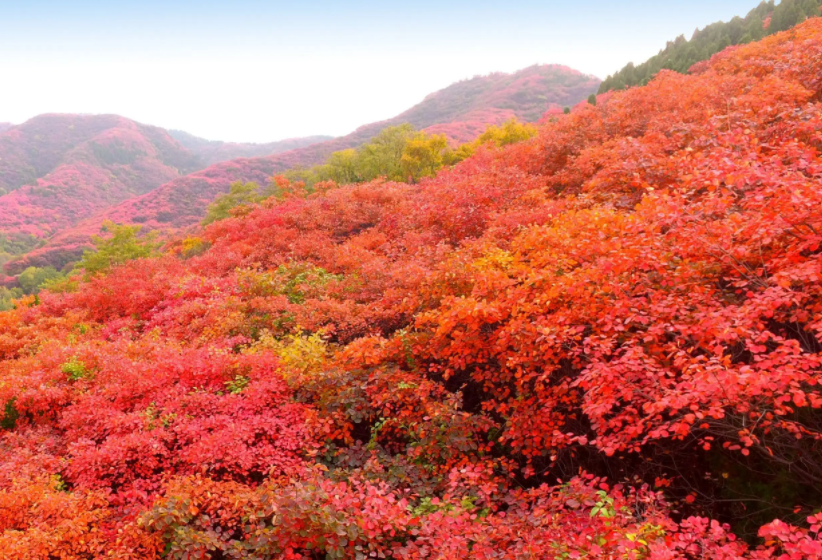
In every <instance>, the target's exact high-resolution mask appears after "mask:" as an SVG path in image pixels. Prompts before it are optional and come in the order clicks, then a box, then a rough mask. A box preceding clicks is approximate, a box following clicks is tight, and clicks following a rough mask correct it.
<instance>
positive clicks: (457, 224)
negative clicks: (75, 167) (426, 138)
mask: <svg viewBox="0 0 822 560" xmlns="http://www.w3.org/2000/svg"><path fill="white" fill-rule="evenodd" d="M820 76H822V21H820V20H811V21H808V22H806V23H805V24H803V25H801V26H798V27H797V28H795V29H794V30H792V31H790V32H786V33H781V34H778V35H774V36H772V37H769V38H768V39H766V40H764V41H762V42H760V43H754V44H750V45H746V46H744V47H737V48H734V49H730V50H727V51H725V52H723V53H721V54H720V55H717V56H716V57H714V58H713V59H712V60H711V61H710V63H709V64H706V65H704V67H702V68H700V69H699V71H698V73H696V74H694V75H690V76H682V75H679V74H675V73H672V72H664V73H662V74H661V75H660V76H658V77H657V78H656V79H655V80H654V81H653V82H651V83H650V84H649V85H648V86H647V87H642V88H634V89H631V90H629V91H627V92H620V93H614V94H611V95H609V96H607V97H600V99H599V100H598V103H597V105H596V106H591V105H581V106H578V107H576V108H575V109H574V110H573V111H572V112H571V114H570V115H556V116H550V117H549V118H547V119H546V122H544V123H543V124H542V126H541V128H540V132H539V134H538V136H537V137H536V138H534V139H533V140H529V141H526V142H523V143H519V144H514V145H511V146H508V147H506V148H504V149H497V148H494V147H492V146H485V147H481V148H479V149H478V150H477V153H476V154H474V155H473V156H472V157H471V158H469V159H467V160H465V161H464V162H462V163H461V164H459V165H457V166H456V167H454V168H453V169H449V170H446V171H443V172H441V173H440V174H439V175H438V176H437V177H435V178H433V179H430V180H425V181H423V182H422V183H421V184H419V185H415V186H411V185H406V184H394V183H388V182H382V181H376V182H372V183H368V184H361V185H352V186H336V187H335V186H333V185H326V186H327V187H329V188H327V189H326V188H324V189H323V190H322V192H317V193H314V194H308V193H305V192H301V189H300V186H299V185H292V186H289V187H290V189H288V190H289V192H291V196H288V197H285V198H284V199H283V200H280V201H277V200H274V199H269V200H268V201H266V202H264V203H263V204H261V205H260V206H258V207H257V208H255V209H253V210H252V211H250V212H248V213H246V214H244V215H242V216H237V217H234V218H230V219H226V220H223V221H220V222H216V223H214V224H212V225H211V226H209V227H208V228H207V229H206V230H205V231H204V232H203V233H202V234H201V235H200V238H201V239H202V240H203V243H202V246H203V252H202V253H201V254H196V255H193V256H188V257H187V258H183V257H179V258H178V257H176V256H174V255H166V256H164V257H161V258H157V259H150V260H143V261H137V262H131V263H127V264H125V265H123V266H121V267H119V268H116V269H114V270H113V271H112V272H111V273H109V274H108V275H107V276H104V277H97V278H94V279H92V280H90V281H88V282H85V283H81V284H80V285H79V287H78V290H77V291H76V292H72V293H65V294H50V293H45V294H42V296H41V298H40V302H39V304H37V305H35V302H33V301H28V302H22V303H21V304H20V305H19V306H18V309H16V310H14V311H11V312H8V313H5V314H0V325H1V326H2V327H3V332H2V334H0V358H2V362H0V404H5V416H4V419H3V425H4V428H5V429H6V432H5V434H4V437H3V440H2V444H0V445H2V450H3V453H2V459H0V489H2V490H1V491H2V494H0V500H2V501H0V523H2V527H3V532H2V537H0V538H2V539H4V540H0V544H5V543H9V544H8V545H7V546H10V547H17V548H13V549H10V550H14V551H15V554H17V555H18V556H15V557H21V558H51V557H57V558H65V559H74V558H77V559H80V558H94V557H97V556H95V555H99V554H101V553H100V552H99V551H101V550H106V551H107V554H109V555H112V556H117V555H118V554H119V555H120V556H121V557H129V555H132V556H135V555H137V556H138V557H142V558H159V557H160V551H165V554H167V555H168V557H172V558H212V559H222V558H261V559H262V558H293V559H297V558H306V559H307V558H318V557H328V558H363V557H368V556H376V557H391V558H442V559H457V558H466V557H471V558H487V559H491V558H510V559H520V558H546V557H547V558H552V557H557V558H581V557H591V558H636V559H639V558H648V559H654V560H662V559H675V558H682V559H686V558H722V559H734V558H736V559H741V558H748V559H765V558H780V559H782V558H787V559H794V558H795V559H799V558H822V542H820V540H819V531H820V528H822V518H820V516H819V515H816V514H814V512H816V511H818V509H819V507H820V505H822V496H821V495H820V493H819V488H820V487H822V467H820V466H821V465H822V453H821V452H820V443H822V392H821V391H820V381H822V379H820V374H821V373H822V363H820V361H821V360H822V318H821V317H822V282H821V281H820V280H822V261H821V260H820V254H822V253H820V244H822V213H820V212H819V210H818V208H819V200H820V198H822V157H820V150H822V105H820V100H821V96H822V78H820ZM332 187H334V188H332ZM589 473H590V474H589ZM56 475H59V477H60V478H59V479H57V478H55V476H56ZM606 478H607V479H608V480H610V482H606ZM558 479H559V480H560V483H559V485H556V486H554V485H555V484H557V480H558ZM762 488H767V489H769V491H771V492H772V494H773V495H772V496H769V497H768V499H767V500H765V499H763V498H761V497H760V495H759V494H757V492H761V491H762V490H761V489H762ZM661 492H664V496H663V494H662V493H661ZM49 512H52V513H49ZM743 513H744V515H745V517H747V518H748V519H750V520H753V521H748V522H747V525H746V524H745V523H746V522H745V521H744V520H742V519H741V518H742V517H743V515H742V514H743ZM775 517H779V518H780V519H779V520H778V521H773V522H771V523H768V521H771V520H772V519H774V518H775ZM727 522H733V523H732V524H731V526H730V527H729V526H728V525H727V524H725V523H727ZM752 522H756V523H757V525H761V526H762V527H761V528H758V527H755V528H752V527H751V523H752ZM757 529H758V533H757ZM732 530H737V531H738V532H739V533H740V534H742V535H743V536H745V537H746V539H747V540H748V541H749V542H747V543H746V542H743V541H742V540H740V539H738V538H737V537H736V536H735V534H734V533H733V532H732ZM757 534H758V535H759V537H761V538H760V539H759V540H757ZM83 547H85V548H83ZM3 550H5V549H3Z"/></svg>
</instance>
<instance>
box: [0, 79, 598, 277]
mask: <svg viewBox="0 0 822 560" xmlns="http://www.w3.org/2000/svg"><path fill="white" fill-rule="evenodd" d="M599 84H600V80H599V79H598V78H596V77H594V76H589V75H585V74H582V73H580V72H578V71H576V70H572V69H570V68H567V67H565V66H560V65H537V66H531V67H529V68H526V69H524V70H520V71H518V72H514V73H512V74H505V73H494V74H490V75H488V76H478V77H474V78H471V79H469V80H463V81H461V82H457V83H455V84H453V85H451V86H449V87H447V88H445V89H442V90H440V91H438V92H435V93H432V94H430V95H429V96H427V97H426V98H425V99H424V100H423V101H422V102H420V103H419V104H417V105H415V106H414V107H412V108H411V109H409V110H407V111H405V112H403V113H401V114H400V115H397V116H396V117H394V118H392V119H388V120H385V121H381V122H376V123H372V124H369V125H365V126H362V127H360V128H358V129H357V130H355V131H354V132H352V133H351V134H348V135H346V136H342V137H340V138H335V139H333V140H329V141H326V142H321V143H317V144H311V145H309V146H306V147H303V148H299V149H295V150H291V151H288V152H284V153H281V154H276V155H272V156H265V157H260V158H250V159H238V160H234V161H228V162H222V163H217V164H215V165H212V166H210V167H208V168H207V169H204V170H202V171H199V172H196V173H193V174H191V175H189V176H186V177H180V178H176V179H174V180H171V181H169V182H168V183H166V184H164V185H162V186H161V187H159V188H156V189H154V190H152V191H151V192H149V193H146V194H143V195H142V196H137V197H134V198H131V199H129V200H126V201H124V202H123V203H121V204H119V205H117V206H114V207H111V208H108V209H106V210H104V211H102V212H100V213H98V214H97V215H95V216H93V217H92V218H89V219H87V220H84V221H83V222H80V223H78V224H77V225H76V226H75V227H72V228H67V229H66V230H64V231H61V232H60V233H58V234H57V235H55V236H54V237H53V238H52V239H51V240H50V241H49V243H48V244H47V245H46V246H45V247H42V248H40V249H37V250H35V251H33V252H31V253H30V254H28V255H27V256H26V257H24V258H21V259H18V260H16V261H14V262H11V263H8V264H7V265H6V268H7V270H8V271H9V272H10V273H17V272H19V271H20V270H22V269H24V268H25V267H26V266H29V265H32V264H33V265H37V266H44V265H47V264H51V265H54V266H62V265H63V264H64V263H65V262H67V261H70V260H72V259H74V258H76V256H77V255H79V254H81V253H82V251H83V249H84V248H86V247H88V246H89V245H88V240H89V238H90V236H91V235H93V234H95V233H97V232H98V231H99V229H100V224H101V223H102V222H103V221H105V220H113V221H115V222H117V223H136V224H142V225H143V226H144V227H145V228H146V229H176V228H181V227H186V226H190V225H193V224H196V223H198V222H199V220H200V219H201V218H202V216H203V214H204V213H205V208H206V207H207V206H208V204H209V203H210V202H211V201H212V200H213V199H214V197H215V196H217V195H218V194H221V193H223V192H226V191H227V190H228V188H229V185H230V184H231V182H232V181H236V180H244V181H257V182H261V183H262V182H265V181H266V179H267V178H268V177H270V176H271V175H272V174H274V173H277V172H282V171H285V170H286V169H290V168H293V167H308V166H311V165H315V164H317V163H321V162H323V161H324V160H325V159H326V158H327V157H328V156H329V155H330V154H331V153H332V152H335V151H338V150H343V149H346V148H353V147H356V146H359V145H360V144H363V143H364V142H366V141H367V140H369V139H370V138H372V137H373V136H374V135H376V134H377V133H378V132H379V131H380V130H382V129H383V128H385V127H386V126H391V125H397V124H402V123H411V124H413V125H414V126H415V127H416V128H418V129H424V130H427V131H430V132H437V133H444V134H446V135H447V136H448V137H449V139H450V140H451V141H452V142H454V143H461V142H466V141H469V140H472V139H473V138H475V137H476V136H477V135H479V133H481V132H482V131H483V130H484V129H485V128H486V127H487V126H488V125H490V124H500V123H502V122H504V121H505V120H507V119H510V118H512V117H516V118H518V119H520V120H523V121H536V120H538V119H539V118H540V117H541V116H542V115H543V113H545V112H546V111H548V110H549V109H552V108H558V107H562V106H567V105H575V104H576V103H578V102H580V101H582V100H584V99H585V98H587V97H588V95H590V94H591V93H594V92H595V91H596V90H597V88H598V87H599ZM187 136H189V138H187V139H186V140H185V141H186V142H189V143H192V142H194V140H192V139H191V138H192V137H190V135H187ZM195 140H199V139H195ZM218 149H221V148H218ZM0 200H1V199H0ZM0 224H2V222H0Z"/></svg>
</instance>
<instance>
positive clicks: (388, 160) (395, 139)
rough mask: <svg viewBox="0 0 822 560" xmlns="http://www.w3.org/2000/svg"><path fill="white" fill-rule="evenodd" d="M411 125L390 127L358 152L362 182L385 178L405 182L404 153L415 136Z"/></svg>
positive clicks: (358, 164)
mask: <svg viewBox="0 0 822 560" xmlns="http://www.w3.org/2000/svg"><path fill="white" fill-rule="evenodd" d="M414 132H415V131H414V127H413V126H412V125H410V124H407V123H406V124H401V125H399V126H389V127H387V128H385V129H383V130H382V131H381V132H380V133H379V134H377V135H376V136H375V137H374V138H372V139H371V141H370V142H368V143H367V144H363V146H362V147H361V148H360V149H359V150H357V168H358V169H359V174H360V176H361V180H362V181H371V180H373V179H376V178H377V177H385V178H386V179H388V180H390V181H403V180H405V177H403V169H402V163H401V160H402V153H403V151H404V150H405V146H406V145H407V144H408V141H409V140H410V139H411V138H412V137H413V135H414Z"/></svg>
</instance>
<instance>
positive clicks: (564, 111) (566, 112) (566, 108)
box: [562, 107, 571, 115]
mask: <svg viewBox="0 0 822 560" xmlns="http://www.w3.org/2000/svg"><path fill="white" fill-rule="evenodd" d="M562 112H563V113H565V114H566V115H570V114H571V108H570V107H563V108H562Z"/></svg>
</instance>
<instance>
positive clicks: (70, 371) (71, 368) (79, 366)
mask: <svg viewBox="0 0 822 560" xmlns="http://www.w3.org/2000/svg"><path fill="white" fill-rule="evenodd" d="M60 369H61V371H62V372H63V373H65V374H66V375H67V376H68V378H69V379H70V380H71V381H79V380H80V379H85V378H86V377H89V376H90V373H91V372H90V371H89V369H88V368H87V367H86V364H85V363H84V362H81V361H80V360H78V359H77V356H73V357H72V358H71V359H70V360H69V361H67V362H66V363H64V364H63V365H62V366H60Z"/></svg>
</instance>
